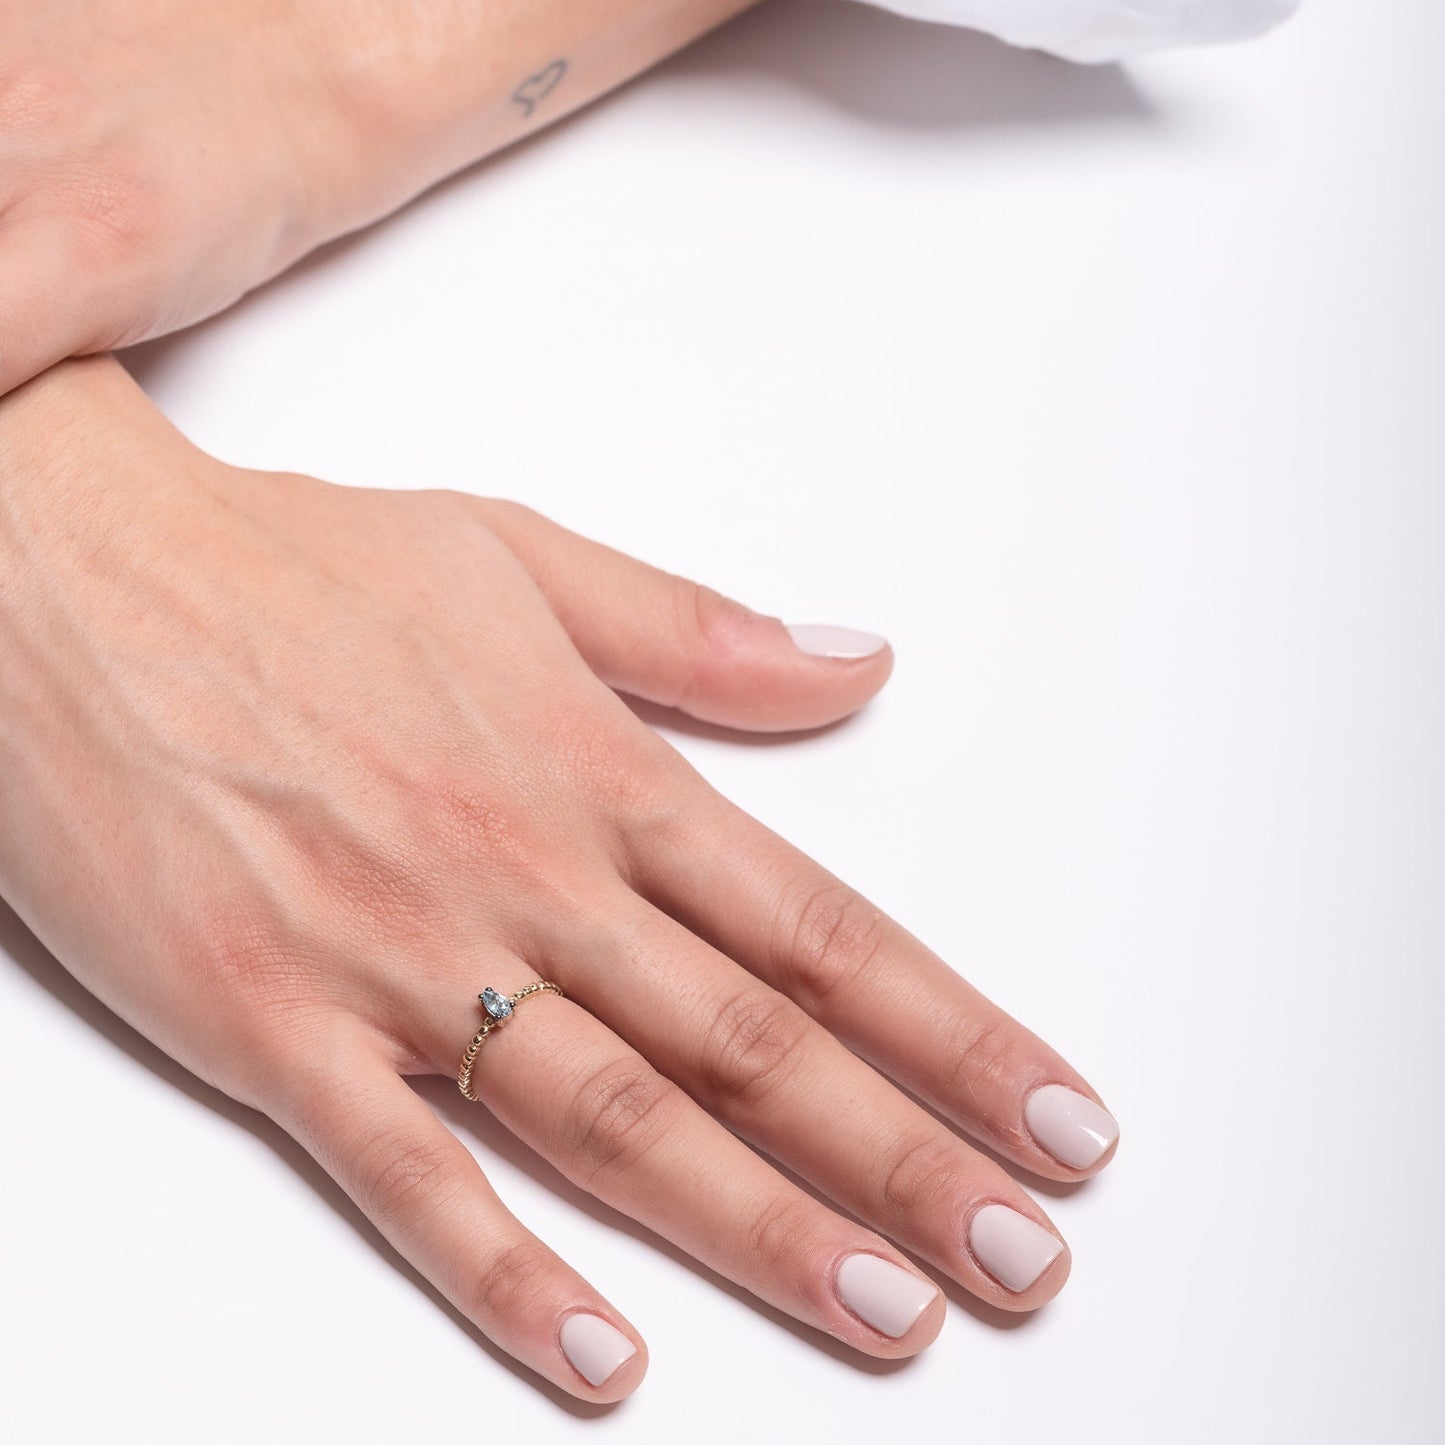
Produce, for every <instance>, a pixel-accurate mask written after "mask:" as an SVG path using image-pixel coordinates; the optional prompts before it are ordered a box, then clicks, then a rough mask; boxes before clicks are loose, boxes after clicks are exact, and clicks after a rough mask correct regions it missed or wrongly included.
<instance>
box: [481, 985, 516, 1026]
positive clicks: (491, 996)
mask: <svg viewBox="0 0 1445 1445" xmlns="http://www.w3.org/2000/svg"><path fill="white" fill-rule="evenodd" d="M477 997H478V998H479V999H481V1001H482V1007H483V1008H484V1009H486V1011H487V1012H488V1013H489V1014H491V1016H492V1017H493V1018H494V1019H504V1018H508V1017H510V1015H511V1012H512V1000H511V999H509V998H508V997H507V996H506V995H505V994H501V993H498V992H497V991H496V989H494V988H484V989H483V990H482V991H481V993H479V994H478V995H477Z"/></svg>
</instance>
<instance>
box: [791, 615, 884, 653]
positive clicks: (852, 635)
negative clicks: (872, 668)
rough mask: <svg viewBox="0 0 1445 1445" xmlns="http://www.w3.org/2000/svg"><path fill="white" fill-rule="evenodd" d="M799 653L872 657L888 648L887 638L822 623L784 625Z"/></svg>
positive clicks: (855, 629) (851, 628)
mask: <svg viewBox="0 0 1445 1445" xmlns="http://www.w3.org/2000/svg"><path fill="white" fill-rule="evenodd" d="M786 626H787V629H788V631H789V632H790V633H791V634H792V638H793V641H794V642H795V643H796V644H797V646H798V649H799V651H801V652H806V653H807V654H808V655H809V656H810V657H872V656H873V654H874V653H875V652H882V651H883V649H884V648H885V647H887V646H888V639H887V638H886V637H879V636H878V635H877V634H876V633H872V632H859V631H858V630H857V628H854V627H829V626H828V625H827V623H824V622H789V623H787V624H786Z"/></svg>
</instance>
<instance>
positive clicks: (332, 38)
mask: <svg viewBox="0 0 1445 1445" xmlns="http://www.w3.org/2000/svg"><path fill="white" fill-rule="evenodd" d="M758 3H759V0H433V3H430V4H424V5H416V6H404V7H400V6H397V5H395V4H393V3H390V0H330V3H327V4H325V5H318V6H315V7H308V8H306V9H305V11H304V17H305V18H304V25H305V33H306V37H307V40H306V43H308V44H310V45H314V46H316V47H317V48H318V50H319V51H321V52H323V53H324V54H325V56H326V65H327V73H328V75H329V76H330V78H331V81H332V84H333V85H334V87H335V92H336V99H337V100H338V102H339V106H338V114H339V115H341V116H342V117H343V118H344V119H343V124H344V125H345V127H346V131H347V136H348V145H349V147H350V151H351V158H352V159H351V164H350V165H349V166H348V167H346V174H347V175H349V176H351V177H354V178H355V183H354V187H353V188H352V190H351V193H350V194H341V195H338V196H335V197H332V198H328V200H327V210H328V211H329V212H330V214H331V218H332V221H333V224H334V222H335V220H336V219H338V218H340V219H341V220H342V221H343V224H345V225H347V226H348V227H349V226H351V225H357V226H359V225H363V224H365V223H366V222H367V221H369V220H371V219H373V218H374V216H375V214H376V204H377V196H378V182H379V181H381V182H382V183H383V184H384V187H385V190H386V193H387V195H388V196H389V198H390V202H391V204H392V205H393V206H395V205H400V204H402V203H403V202H404V201H406V200H408V199H410V198H411V197H412V196H414V195H416V194H417V193H418V192H420V191H422V190H424V189H425V188H426V187H428V186H430V185H432V184H434V183H435V182H436V181H438V180H440V179H442V177H444V176H447V175H450V174H451V173H452V172H454V171H456V170H459V169H461V168H462V167H463V166H466V165H469V164H471V163H472V162H474V161H477V160H480V159H482V158H483V157H485V156H488V155H491V154H492V153H493V152H495V151H498V150H501V149H503V148H504V147H505V146H508V145H510V144H512V143H513V142H514V141H517V140H520V139H522V138H524V137H525V136H528V135H530V134H533V133H534V132H536V131H537V130H539V129H541V128H543V127H544V126H546V125H548V124H550V123H551V122H553V121H555V120H559V119H561V118H562V117H563V116H566V115H568V114H570V113H571V112H573V111H575V110H577V109H579V108H580V107H582V106H585V105H587V104H588V103H589V102H591V101H593V100H595V99H597V98H598V97H599V96H601V95H603V94H605V93H606V92H608V91H610V90H612V89H614V88H616V87H617V86H619V85H621V84H623V83H624V82H625V81H628V80H630V79H632V78H633V77H634V76H636V75H639V74H641V73H642V72H643V71H644V70H646V69H648V68H649V67H650V66H652V65H655V64H656V63H657V62H658V61H660V60H663V59H665V58H666V57H667V56H669V55H671V54H672V53H674V52H675V51H677V50H679V49H681V48H682V47H683V46H685V45H687V44H688V43H690V42H691V41H693V40H695V39H696V38H697V37H698V36H700V35H702V34H704V33H706V32H707V31H708V30H711V29H713V28H714V27H716V26H718V25H720V24H722V23H723V22H724V21H726V20H729V19H731V18H732V17H734V16H736V15H738V14H740V13H741V12H742V11H744V10H748V9H750V8H752V7H753V6H754V5H756V4H758ZM379 172H381V173H382V174H380V175H379ZM342 184H343V185H344V184H345V181H344V180H343V182H342Z"/></svg>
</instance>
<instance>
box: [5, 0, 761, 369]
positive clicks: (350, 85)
mask: <svg viewBox="0 0 1445 1445" xmlns="http://www.w3.org/2000/svg"><path fill="white" fill-rule="evenodd" d="M752 3H755V0H488V3H485V4H482V3H478V0H427V3H426V4H425V5H422V6H417V5H401V4H377V3H375V0H305V3H296V0H204V3H196V0H0V395H3V394H4V393H5V392H6V391H8V390H10V389H11V388H12V387H15V386H18V385H19V384H20V383H21V382H22V381H25V380H26V379H27V378H29V377H31V376H35V375H37V374H38V373H39V372H41V371H43V370H44V369H45V368H46V367H47V366H49V365H51V364H52V363H53V362H55V361H58V360H60V359H61V358H62V357H66V356H73V355H78V354H82V353H87V352H94V351H108V350H112V349H114V348H116V347H120V346H127V345H130V344H131V343H132V342H137V341H144V340H147V339H148V338H150V337H153V336H159V335H161V334H163V333H165V332H168V331H173V330H175V329H176V328H178V327H181V326H185V325H188V324H190V323H191V322H193V321H199V320H201V319H202V318H203V317H206V316H210V315H212V314H214V313H215V312H217V311H220V310H222V309H223V308H224V307H226V306H229V305H230V304H231V303H232V302H233V301H235V300H236V299H237V298H238V297H240V296H242V295H243V294H244V293H245V292H247V291H249V290H251V289H252V287H255V286H258V285H260V284H261V283H262V282H263V281H265V280H267V279H268V278H270V277H272V276H274V275H276V274H277V273H278V272H280V271H282V270H284V269H285V268H286V267H287V266H289V265H291V264H292V262H294V261H295V260H297V259H298V258H299V257H301V256H303V255H305V254H306V252H308V251H310V250H312V249H313V248H314V247H316V246H319V245H321V244H322V243H323V242H325V241H329V240H331V239H332V238H333V237H336V236H339V235H342V234H343V233H345V232H347V231H351V230H355V229H356V228H357V227H359V226H364V225H367V224H368V223H370V222H372V221H374V220H376V219H378V218H379V217H381V216H384V215H386V214H387V213H388V212H389V211H392V210H394V209H395V208H396V207H397V206H400V205H401V204H403V202H405V201H407V200H409V199H410V198H411V197H413V196H415V195H416V194H417V193H418V192H419V191H422V190H424V189H425V188H426V187H427V186H429V185H431V184H433V183H434V182H436V181H437V180H440V179H441V178H442V177H443V176H445V175H448V174H450V173H451V172H452V171H454V170H456V169H458V168H459V167H461V166H464V165H467V164H469V163H470V162H472V161H474V160H477V159H479V158H480V157H482V156H484V155H487V154H490V153H491V152H492V151H494V150H497V149H498V148H500V147H502V146H505V145H508V144H510V143H511V142H512V141H514V140H517V139H519V138H520V137H522V136H524V135H528V134H530V133H532V132H533V131H535V130H537V129H539V128H540V127H541V126H544V125H546V124H547V123H549V122H550V121H552V120H555V119H557V118H558V117H560V116H563V115H565V114H567V113H568V112H569V111H571V110H574V109H576V108H577V107H578V106H579V105H583V104H585V103H586V102H588V101H590V100H591V99H593V98H594V97H595V96H597V95H599V94H601V93H602V92H604V91H606V90H608V89H610V88H611V87H612V86H615V85H617V84H618V83H619V82H620V81H623V80H626V79H627V78H629V77H630V76H632V75H635V74H636V73H637V72H638V71H640V70H643V69H645V68H646V67H647V66H648V65H651V64H653V63H654V62H655V61H657V60H659V59H661V58H662V57H663V56H664V55H667V54H669V53H670V52H671V51H673V50H676V49H677V48H678V47H679V46H681V45H684V44H686V43H687V42H688V41H690V40H692V39H693V38H694V37H695V36H697V35H699V34H701V33H702V32H703V31H704V30H706V29H708V28H709V27H711V26H713V25H716V24H718V23H719V22H720V21H722V20H725V19H727V18H728V17H729V16H731V15H734V14H736V13H737V12H738V11H739V10H743V9H745V8H747V6H748V5H749V4H752Z"/></svg>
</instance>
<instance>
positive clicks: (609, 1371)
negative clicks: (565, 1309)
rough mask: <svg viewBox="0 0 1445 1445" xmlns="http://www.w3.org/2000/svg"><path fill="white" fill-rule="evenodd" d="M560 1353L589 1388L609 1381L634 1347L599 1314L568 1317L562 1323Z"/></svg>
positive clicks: (630, 1355) (634, 1352)
mask: <svg viewBox="0 0 1445 1445" xmlns="http://www.w3.org/2000/svg"><path fill="white" fill-rule="evenodd" d="M562 1353H563V1354H564V1355H566V1356H567V1358H568V1359H569V1360H570V1361H571V1362H572V1367H573V1368H574V1369H575V1370H576V1371H577V1373H578V1374H579V1375H581V1376H582V1378H583V1379H584V1380H586V1381H587V1383H588V1384H590V1385H600V1384H601V1383H602V1382H603V1381H604V1380H608V1379H611V1377H612V1376H613V1375H614V1374H616V1373H617V1371H618V1370H619V1369H621V1367H622V1366H623V1365H625V1364H626V1363H627V1362H628V1360H630V1359H631V1358H632V1357H633V1355H635V1354H636V1353H637V1346H636V1345H634V1344H633V1343H632V1341H631V1340H629V1339H628V1338H627V1336H626V1335H624V1334H623V1333H622V1331H621V1330H619V1329H614V1328H613V1327H612V1326H611V1325H609V1324H608V1323H607V1321H606V1320H604V1319H603V1318H602V1317H601V1316H600V1315H589V1314H575V1315H568V1316H567V1318H566V1319H565V1320H563V1321H562Z"/></svg>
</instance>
